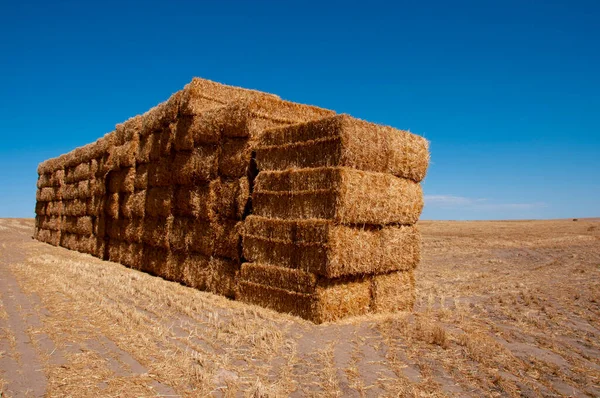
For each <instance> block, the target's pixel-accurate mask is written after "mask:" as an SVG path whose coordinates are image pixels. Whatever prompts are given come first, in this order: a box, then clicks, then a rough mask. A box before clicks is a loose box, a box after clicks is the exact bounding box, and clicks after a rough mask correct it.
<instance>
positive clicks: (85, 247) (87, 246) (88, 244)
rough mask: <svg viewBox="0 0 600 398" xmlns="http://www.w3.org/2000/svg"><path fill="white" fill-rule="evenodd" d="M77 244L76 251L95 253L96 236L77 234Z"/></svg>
mask: <svg viewBox="0 0 600 398" xmlns="http://www.w3.org/2000/svg"><path fill="white" fill-rule="evenodd" d="M77 239H78V242H77V243H78V244H77V251H79V252H81V253H87V254H95V253H96V238H95V237H93V236H79V237H78V238H77Z"/></svg>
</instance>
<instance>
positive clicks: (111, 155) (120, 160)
mask: <svg viewBox="0 0 600 398" xmlns="http://www.w3.org/2000/svg"><path fill="white" fill-rule="evenodd" d="M138 147H139V140H134V141H129V142H126V143H124V144H123V145H119V146H113V147H111V148H110V150H109V152H108V160H107V163H106V167H108V169H109V170H118V169H121V168H123V167H132V166H135V159H136V156H137V153H138Z"/></svg>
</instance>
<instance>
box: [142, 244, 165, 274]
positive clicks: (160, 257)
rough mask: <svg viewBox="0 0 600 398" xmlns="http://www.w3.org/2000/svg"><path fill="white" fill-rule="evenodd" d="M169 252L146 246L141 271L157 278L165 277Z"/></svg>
mask: <svg viewBox="0 0 600 398" xmlns="http://www.w3.org/2000/svg"><path fill="white" fill-rule="evenodd" d="M169 257H170V253H169V250H166V249H164V248H160V247H153V246H147V245H144V250H143V254H142V263H141V268H140V269H141V270H142V271H144V272H148V273H149V274H152V275H155V276H161V277H162V276H164V274H165V273H166V272H165V271H166V268H167V265H168V262H169Z"/></svg>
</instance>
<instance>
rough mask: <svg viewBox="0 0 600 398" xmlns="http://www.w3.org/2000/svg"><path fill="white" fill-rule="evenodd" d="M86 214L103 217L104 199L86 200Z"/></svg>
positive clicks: (99, 197) (95, 197) (97, 197)
mask: <svg viewBox="0 0 600 398" xmlns="http://www.w3.org/2000/svg"><path fill="white" fill-rule="evenodd" d="M86 214H88V215H90V216H96V217H97V216H100V215H104V197H102V196H92V197H91V198H88V199H87V200H86Z"/></svg>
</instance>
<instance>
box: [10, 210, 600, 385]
mask: <svg viewBox="0 0 600 398" xmlns="http://www.w3.org/2000/svg"><path fill="white" fill-rule="evenodd" d="M17 225H18V227H17ZM598 225H600V224H599V221H597V220H596V221H592V220H581V219H580V220H579V221H578V222H577V223H574V222H572V221H543V222H542V221H540V222H534V221H528V222H421V223H420V228H421V230H422V232H423V237H424V246H423V261H422V263H421V265H420V266H419V267H418V268H417V269H416V283H417V297H416V306H415V312H414V313H397V314H390V315H375V316H368V317H355V318H351V319H347V320H344V321H341V322H338V323H331V324H324V325H319V326H315V325H312V324H310V323H308V322H305V321H302V320H299V319H297V318H292V317H289V316H286V315H281V314H277V313H275V312H272V311H268V310H264V309H261V308H258V307H253V306H249V305H244V304H241V303H238V302H235V301H229V300H226V299H224V298H222V297H218V296H213V295H210V294H207V293H203V292H200V291H196V290H194V289H191V288H186V287H183V286H181V285H178V284H175V283H172V282H167V281H164V280H162V279H160V278H156V277H151V276H149V275H147V274H144V273H140V272H138V271H134V270H131V269H127V268H125V267H123V266H121V265H118V264H114V263H109V262H102V261H100V260H98V259H96V258H93V257H90V256H87V255H83V254H80V253H74V252H70V251H67V250H65V249H62V248H57V247H52V246H49V245H44V244H42V243H39V242H35V241H32V240H30V239H29V235H30V233H31V232H30V231H31V229H32V222H31V221H26V222H25V221H20V220H17V221H12V220H11V221H10V222H9V220H0V226H1V227H4V228H6V230H0V241H1V242H2V243H3V245H4V248H3V249H0V255H1V257H0V267H5V268H3V269H7V270H9V271H10V272H11V273H12V274H13V275H14V276H15V277H16V280H17V281H18V285H19V287H20V289H21V290H23V291H25V292H28V293H29V294H30V296H28V297H31V298H32V300H33V298H34V297H38V298H37V299H35V300H33V302H34V303H35V305H34V306H33V307H32V308H35V311H34V312H36V313H37V316H38V317H39V319H41V322H40V323H39V324H38V325H37V326H35V327H31V328H29V329H28V332H27V333H28V334H30V335H31V340H32V341H36V344H34V346H35V348H36V350H37V352H38V355H39V360H40V362H41V363H42V364H43V370H44V371H43V373H44V376H45V377H46V379H47V380H48V385H47V389H46V393H47V394H48V395H54V396H65V395H71V396H98V395H102V396H140V395H146V396H147V395H152V394H156V393H157V391H158V390H160V391H163V393H164V394H166V392H167V391H171V392H172V393H173V394H179V395H182V396H203V395H209V394H214V395H223V396H234V395H243V396H288V395H290V394H292V393H295V394H296V395H304V396H323V395H327V396H445V395H446V396H447V395H451V396H565V395H573V396H585V395H588V396H597V395H598V394H600V385H599V380H600V343H599V341H600V321H599V319H600V303H599V301H600V300H598V297H600V253H599V252H598V250H597V248H598V245H599V243H600V228H597V226H598ZM27 226H28V227H29V231H28V230H26V229H25V228H26V227H27ZM3 272H4V271H3ZM0 300H3V303H4V302H5V300H4V297H3V296H2V292H0ZM3 308H4V307H3ZM4 310H5V312H6V313H7V314H11V311H14V310H13V309H11V308H4ZM24 319H26V318H24ZM27 319H28V318H27ZM1 322H3V321H2V317H0V323H1ZM42 335H46V336H48V338H47V339H45V338H41V337H40V336H42ZM16 337H17V339H18V338H19V336H16ZM0 341H1V340H0ZM44 341H51V342H52V344H53V345H52V346H51V347H46V346H45V344H43V343H44ZM50 353H52V355H50ZM56 358H60V361H58V360H57V359H56ZM1 360H2V359H1V358H0V361H1ZM0 363H2V362H0ZM136 363H137V364H138V365H139V366H138V365H135V364H136ZM3 370H4V369H3ZM3 377H4V379H5V381H4V383H5V385H4V386H2V384H1V382H0V389H2V388H4V391H9V390H10V388H11V382H12V380H11V379H6V376H2V374H0V380H2V378H3ZM157 383H159V384H157Z"/></svg>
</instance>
